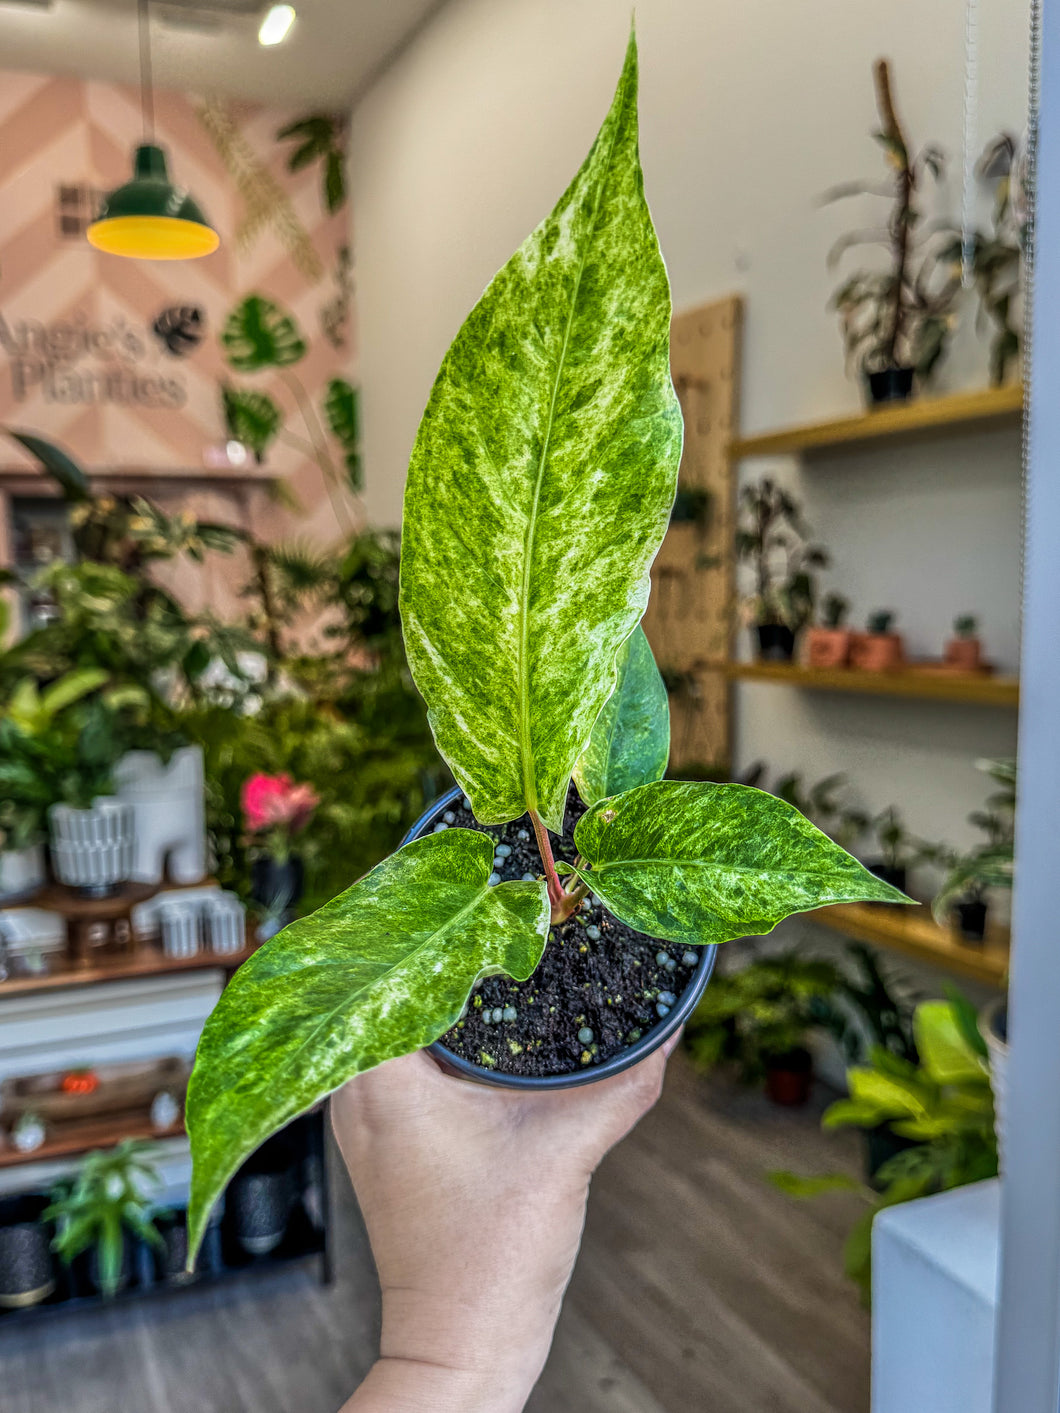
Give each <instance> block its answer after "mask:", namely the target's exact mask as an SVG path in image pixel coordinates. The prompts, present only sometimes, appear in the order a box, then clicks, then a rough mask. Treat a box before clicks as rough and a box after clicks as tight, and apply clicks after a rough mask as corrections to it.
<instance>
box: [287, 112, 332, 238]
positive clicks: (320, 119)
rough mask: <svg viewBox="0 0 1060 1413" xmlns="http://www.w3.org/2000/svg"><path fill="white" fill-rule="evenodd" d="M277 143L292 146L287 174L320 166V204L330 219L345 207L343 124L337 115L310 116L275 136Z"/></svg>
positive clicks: (288, 126) (289, 125) (318, 114)
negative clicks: (312, 166) (311, 166)
mask: <svg viewBox="0 0 1060 1413" xmlns="http://www.w3.org/2000/svg"><path fill="white" fill-rule="evenodd" d="M276 141H277V142H293V143H294V147H293V150H292V151H291V152H290V153H289V154H288V156H287V170H288V171H289V172H300V171H301V170H302V168H303V167H308V166H309V165H310V163H312V162H319V163H320V168H321V173H320V182H321V184H320V190H321V201H322V204H323V207H324V210H325V211H326V212H327V213H328V215H329V216H334V214H335V212H336V211H341V209H342V207H343V206H345V204H346V121H345V119H344V118H343V117H341V116H339V115H338V114H337V113H311V114H310V115H309V116H308V117H305V118H299V119H298V120H297V121H296V122H293V123H288V124H287V126H286V127H282V128H281V129H280V130H279V132H278V133H277V134H276Z"/></svg>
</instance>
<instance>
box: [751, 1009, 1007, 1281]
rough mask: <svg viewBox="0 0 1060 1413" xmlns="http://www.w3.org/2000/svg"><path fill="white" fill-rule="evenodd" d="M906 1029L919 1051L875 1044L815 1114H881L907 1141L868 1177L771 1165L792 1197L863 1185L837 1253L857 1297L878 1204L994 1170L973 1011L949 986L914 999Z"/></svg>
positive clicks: (829, 1118) (862, 1120)
mask: <svg viewBox="0 0 1060 1413" xmlns="http://www.w3.org/2000/svg"><path fill="white" fill-rule="evenodd" d="M913 1028H914V1032H915V1036H916V1045H917V1051H918V1054H919V1060H918V1061H916V1062H914V1061H911V1060H906V1059H902V1058H901V1057H899V1056H898V1055H895V1054H892V1053H890V1052H888V1051H885V1050H881V1049H876V1050H874V1051H873V1052H872V1055H871V1063H870V1064H868V1065H857V1066H855V1067H853V1068H852V1069H849V1070H848V1071H847V1086H848V1088H849V1091H850V1095H849V1098H845V1099H837V1100H836V1102H835V1103H834V1104H832V1105H830V1106H829V1108H828V1109H827V1110H826V1111H825V1114H824V1117H823V1119H822V1124H823V1126H824V1127H825V1128H841V1127H855V1128H860V1129H862V1130H864V1131H866V1132H867V1133H871V1132H874V1131H876V1130H878V1129H879V1127H880V1125H881V1124H884V1123H886V1124H889V1125H891V1127H892V1128H893V1130H894V1132H895V1133H896V1134H898V1135H899V1137H901V1138H904V1139H907V1140H909V1147H908V1148H906V1149H905V1150H904V1151H901V1152H898V1153H896V1154H894V1156H893V1157H891V1158H890V1159H889V1160H888V1161H887V1162H886V1163H884V1164H883V1166H882V1167H880V1168H879V1169H878V1171H877V1172H876V1174H875V1183H874V1186H871V1187H869V1186H865V1185H863V1184H861V1183H858V1182H857V1181H855V1180H854V1179H853V1178H851V1177H849V1176H848V1175H847V1174H846V1173H824V1174H820V1175H817V1176H812V1177H805V1176H801V1175H799V1174H797V1173H791V1172H775V1173H771V1174H770V1177H771V1180H772V1181H773V1182H774V1183H775V1184H776V1185H777V1186H778V1187H780V1188H781V1189H782V1190H783V1191H785V1192H787V1193H789V1194H790V1195H791V1196H793V1197H817V1196H819V1195H820V1194H821V1193H823V1192H828V1191H835V1190H851V1191H856V1192H860V1193H861V1194H862V1196H863V1197H864V1198H865V1201H866V1203H867V1206H868V1211H867V1212H866V1213H865V1215H864V1216H863V1217H862V1218H860V1219H859V1220H858V1222H857V1223H856V1224H855V1226H854V1228H853V1230H852V1231H851V1233H850V1236H849V1237H848V1239H847V1243H846V1247H845V1249H844V1253H843V1254H844V1264H845V1267H846V1272H847V1275H848V1276H850V1278H851V1279H852V1280H854V1281H856V1282H857V1283H858V1285H859V1286H860V1287H861V1290H862V1293H863V1295H864V1296H865V1297H866V1299H867V1298H868V1294H869V1287H870V1279H869V1278H870V1275H871V1250H872V1223H873V1221H874V1219H875V1216H876V1213H877V1212H879V1211H881V1210H882V1209H883V1208H884V1207H891V1206H894V1205H895V1204H896V1203H898V1202H911V1201H913V1200H914V1199H915V1198H918V1197H926V1196H927V1195H928V1194H929V1193H933V1192H946V1191H949V1190H950V1189H951V1188H955V1187H963V1186H964V1185H965V1184H967V1183H972V1182H981V1181H982V1180H983V1179H984V1178H990V1177H996V1176H997V1171H998V1155H997V1139H996V1136H995V1133H994V1109H993V1102H992V1100H991V1092H990V1078H989V1062H988V1056H987V1048H986V1045H985V1043H984V1041H983V1038H982V1036H981V1035H980V1034H979V1031H978V1029H977V1026H976V1017H975V1012H974V1010H973V1009H972V1007H971V1006H970V1005H969V1004H968V1002H967V1001H966V1000H965V999H964V998H963V997H962V996H960V995H959V994H957V993H956V992H951V994H950V997H949V999H948V1000H946V1001H924V1002H922V1003H921V1004H920V1005H919V1006H917V1008H916V1012H915V1015H914V1018H913Z"/></svg>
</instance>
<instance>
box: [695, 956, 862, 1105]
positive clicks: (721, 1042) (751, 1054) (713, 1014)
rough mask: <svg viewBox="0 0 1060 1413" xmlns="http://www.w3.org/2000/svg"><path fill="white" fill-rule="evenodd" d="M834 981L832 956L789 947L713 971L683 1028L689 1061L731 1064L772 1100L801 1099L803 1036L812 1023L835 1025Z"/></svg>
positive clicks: (807, 1076)
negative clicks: (743, 964)
mask: <svg viewBox="0 0 1060 1413" xmlns="http://www.w3.org/2000/svg"><path fill="white" fill-rule="evenodd" d="M842 981H843V978H842V974H841V973H840V971H839V969H838V967H836V966H835V965H834V964H833V963H832V962H830V961H825V960H820V959H810V958H806V957H803V956H800V955H799V954H798V953H797V952H795V951H789V952H784V953H781V954H779V955H777V956H772V957H761V958H759V959H757V960H756V961H753V962H751V963H750V964H749V965H748V966H746V967H742V968H740V969H739V970H734V971H729V972H726V973H725V974H724V975H722V976H717V977H715V978H714V981H713V984H712V985H711V986H710V987H709V988H708V990H707V991H706V993H705V995H704V996H703V999H702V1000H701V1001H700V1003H699V1005H698V1006H697V1007H696V1009H695V1011H694V1012H693V1014H692V1016H691V1017H690V1018H689V1021H688V1025H687V1026H686V1029H685V1045H686V1048H687V1049H688V1052H689V1054H690V1056H691V1057H692V1061H693V1063H694V1064H695V1065H696V1066H697V1067H698V1068H700V1069H704V1070H709V1069H712V1068H713V1067H714V1066H715V1065H718V1064H722V1063H728V1064H731V1065H734V1066H735V1067H736V1070H737V1073H738V1074H739V1076H740V1078H741V1079H742V1080H743V1081H744V1082H745V1083H752V1084H753V1083H762V1082H764V1084H765V1090H766V1093H767V1095H768V1096H769V1098H770V1099H771V1100H772V1101H773V1103H774V1104H782V1105H798V1104H805V1103H806V1101H807V1100H808V1099H809V1097H810V1087H811V1084H812V1082H813V1056H812V1054H811V1052H810V1050H809V1049H808V1048H807V1044H806V1042H807V1039H808V1037H809V1035H810V1032H811V1031H813V1030H814V1029H825V1030H834V1029H835V1026H836V1023H837V1017H836V1012H835V1010H834V1006H833V997H834V996H835V994H836V992H837V991H838V990H839V988H840V987H841V985H842Z"/></svg>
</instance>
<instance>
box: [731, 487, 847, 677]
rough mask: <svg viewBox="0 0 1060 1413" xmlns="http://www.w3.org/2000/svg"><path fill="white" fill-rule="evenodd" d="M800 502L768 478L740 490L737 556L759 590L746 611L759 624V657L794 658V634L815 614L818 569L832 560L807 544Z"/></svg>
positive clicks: (748, 599) (772, 659) (746, 602)
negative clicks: (815, 574)
mask: <svg viewBox="0 0 1060 1413" xmlns="http://www.w3.org/2000/svg"><path fill="white" fill-rule="evenodd" d="M807 538H808V531H807V528H806V526H805V525H804V523H803V520H802V513H801V511H800V509H799V506H798V503H797V502H796V501H795V499H794V498H793V497H792V496H791V495H790V494H789V492H788V491H786V490H784V489H783V487H781V486H778V485H777V484H776V482H775V481H772V480H770V479H769V478H768V477H766V478H764V479H763V480H761V481H758V482H753V483H752V484H750V485H747V486H745V487H744V488H743V490H742V491H741V493H740V504H739V516H738V522H737V527H736V556H737V559H739V560H740V561H741V562H742V563H745V564H747V565H748V566H749V568H750V569H751V571H752V573H753V576H754V592H753V593H752V594H750V595H749V596H747V597H746V598H745V600H744V611H745V613H746V614H747V615H748V617H749V619H750V620H751V621H752V622H753V623H754V625H755V629H756V632H757V636H758V653H759V657H761V658H762V660H763V661H765V662H790V661H791V659H792V657H793V656H794V653H795V639H796V636H797V635H798V633H799V632H800V630H801V629H802V628H804V627H805V626H806V624H807V623H808V622H809V621H810V619H811V618H812V617H813V608H814V602H815V599H816V586H815V583H814V576H813V570H814V569H822V568H825V567H827V565H828V553H827V551H826V550H824V549H823V548H822V547H821V546H820V545H812V544H807Z"/></svg>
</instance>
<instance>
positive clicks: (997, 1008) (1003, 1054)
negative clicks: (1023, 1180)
mask: <svg viewBox="0 0 1060 1413" xmlns="http://www.w3.org/2000/svg"><path fill="white" fill-rule="evenodd" d="M1007 1005H1008V998H1007V997H1006V996H999V997H998V998H997V1000H996V1001H991V1002H990V1004H989V1005H988V1006H985V1007H984V1008H983V1010H982V1011H981V1012H980V1015H979V1030H980V1032H981V1033H982V1037H983V1039H984V1040H985V1041H986V1048H987V1049H988V1050H989V1052H990V1088H991V1090H992V1091H993V1094H994V1131H995V1133H996V1134H997V1158H998V1167H999V1169H1000V1170H1001V1171H1002V1172H1004V1168H1005V1109H1006V1106H1007V1102H1008V1041H1007V1040H1002V1039H1001V1037H1000V1035H998V1033H997V1030H996V1028H995V1023H996V1019H997V1016H998V1014H999V1013H1000V1012H1001V1011H1002V1010H1003V1009H1004V1008H1005V1007H1006V1006H1007Z"/></svg>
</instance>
